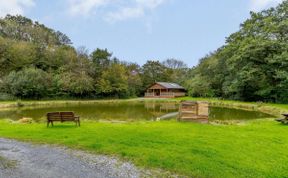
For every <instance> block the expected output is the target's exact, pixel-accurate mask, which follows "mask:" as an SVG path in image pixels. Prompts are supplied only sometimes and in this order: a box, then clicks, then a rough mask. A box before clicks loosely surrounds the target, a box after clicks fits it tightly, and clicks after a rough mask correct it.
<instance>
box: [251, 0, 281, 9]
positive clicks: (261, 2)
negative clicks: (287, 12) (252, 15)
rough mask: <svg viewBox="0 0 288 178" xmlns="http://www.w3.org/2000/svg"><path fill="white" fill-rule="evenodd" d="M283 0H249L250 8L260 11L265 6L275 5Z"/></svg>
mask: <svg viewBox="0 0 288 178" xmlns="http://www.w3.org/2000/svg"><path fill="white" fill-rule="evenodd" d="M282 1H284V0H251V7H250V8H251V10H253V11H261V10H263V9H265V8H269V7H272V6H276V5H277V4H279V3H281V2H282Z"/></svg>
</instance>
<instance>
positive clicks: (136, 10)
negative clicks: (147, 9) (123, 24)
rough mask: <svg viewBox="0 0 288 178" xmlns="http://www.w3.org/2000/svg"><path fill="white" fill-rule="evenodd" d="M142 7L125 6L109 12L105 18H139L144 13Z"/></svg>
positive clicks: (107, 19) (112, 20) (120, 19)
mask: <svg viewBox="0 0 288 178" xmlns="http://www.w3.org/2000/svg"><path fill="white" fill-rule="evenodd" d="M144 14H145V13H144V9H143V8H142V7H123V8H121V9H119V10H118V11H116V12H109V13H108V14H107V15H106V17H105V20H106V21H108V22H115V21H122V20H126V19H130V18H138V17H142V16H143V15H144Z"/></svg>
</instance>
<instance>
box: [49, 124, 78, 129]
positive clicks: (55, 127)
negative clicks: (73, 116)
mask: <svg viewBox="0 0 288 178" xmlns="http://www.w3.org/2000/svg"><path fill="white" fill-rule="evenodd" d="M53 128H54V129H61V128H62V129H67V128H80V127H78V126H76V125H66V124H65V125H54V126H49V127H47V129H53Z"/></svg>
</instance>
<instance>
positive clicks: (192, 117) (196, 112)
mask: <svg viewBox="0 0 288 178" xmlns="http://www.w3.org/2000/svg"><path fill="white" fill-rule="evenodd" d="M208 116H209V103H208V102H205V101H181V103H180V106H179V115H178V120H179V121H196V122H204V123H207V122H208Z"/></svg>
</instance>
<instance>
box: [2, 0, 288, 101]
mask: <svg viewBox="0 0 288 178" xmlns="http://www.w3.org/2000/svg"><path fill="white" fill-rule="evenodd" d="M155 81H167V82H176V83H179V84H180V85H183V86H184V87H185V88H186V89H187V93H188V95H190V96H196V97H217V98H225V99H235V100H242V101H264V102H266V101H267V102H288V1H287V0H285V1H283V2H282V3H281V4H280V5H279V6H277V7H276V8H270V9H268V10H264V11H262V12H258V13H255V12H251V16H250V18H249V19H247V20H246V21H245V22H244V23H242V24H241V25H240V30H239V31H237V32H235V33H233V34H231V35H230V36H229V37H227V39H226V43H225V45H223V46H222V47H220V48H219V49H217V50H216V51H215V52H212V53H210V54H209V55H207V56H205V57H204V58H202V59H200V61H199V64H198V65H197V66H195V67H192V68H188V66H187V65H186V64H185V63H184V62H183V61H181V60H177V59H173V58H172V59H167V60H165V61H162V62H160V61H159V60H149V61H147V62H146V63H145V64H144V65H142V66H140V65H138V64H137V63H131V62H127V61H123V60H120V59H118V58H116V57H114V56H113V54H112V53H111V52H110V51H108V50H107V49H99V48H97V49H95V50H94V51H92V52H91V53H89V52H88V50H87V49H86V48H85V47H80V48H77V49H75V48H74V47H73V46H72V42H71V40H70V39H69V37H68V36H66V35H65V34H63V33H62V32H59V31H54V30H53V29H50V28H48V27H46V26H44V25H42V24H40V23H38V22H33V21H32V20H30V19H28V18H26V17H23V16H10V15H8V16H6V17H5V18H2V19H0V99H2V100H5V99H11V98H33V99H41V98H105V97H115V98H129V97H136V96H143V94H144V92H145V89H146V88H147V87H148V86H149V85H150V84H152V83H153V82H155Z"/></svg>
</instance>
